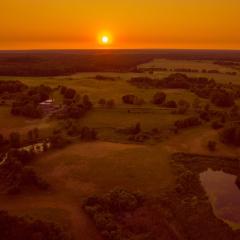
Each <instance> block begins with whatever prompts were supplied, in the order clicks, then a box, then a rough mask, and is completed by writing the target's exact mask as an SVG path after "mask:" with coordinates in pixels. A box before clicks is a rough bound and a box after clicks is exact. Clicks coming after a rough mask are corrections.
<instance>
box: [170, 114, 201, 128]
mask: <svg viewBox="0 0 240 240" xmlns="http://www.w3.org/2000/svg"><path fill="white" fill-rule="evenodd" d="M201 124H202V122H201V121H200V120H199V118H197V117H189V118H186V119H183V120H177V121H176V122H175V123H174V125H175V127H177V128H178V129H183V128H190V127H195V126H199V125H201Z"/></svg>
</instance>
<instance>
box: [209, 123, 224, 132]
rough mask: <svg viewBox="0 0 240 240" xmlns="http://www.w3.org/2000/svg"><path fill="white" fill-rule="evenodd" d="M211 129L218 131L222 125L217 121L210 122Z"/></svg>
mask: <svg viewBox="0 0 240 240" xmlns="http://www.w3.org/2000/svg"><path fill="white" fill-rule="evenodd" d="M211 126H212V128H213V129H215V130H218V129H221V128H223V124H222V123H221V122H219V121H214V122H212V125H211Z"/></svg>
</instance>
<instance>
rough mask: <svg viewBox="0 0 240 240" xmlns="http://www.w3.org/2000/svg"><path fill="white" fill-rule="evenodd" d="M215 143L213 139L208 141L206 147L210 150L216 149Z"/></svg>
mask: <svg viewBox="0 0 240 240" xmlns="http://www.w3.org/2000/svg"><path fill="white" fill-rule="evenodd" d="M216 146H217V143H216V142H215V141H208V149H209V151H211V152H214V151H216Z"/></svg>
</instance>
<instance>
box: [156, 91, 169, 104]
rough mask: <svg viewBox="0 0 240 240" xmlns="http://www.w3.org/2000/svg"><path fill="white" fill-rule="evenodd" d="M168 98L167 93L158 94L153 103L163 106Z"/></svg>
mask: <svg viewBox="0 0 240 240" xmlns="http://www.w3.org/2000/svg"><path fill="white" fill-rule="evenodd" d="M166 97H167V95H166V93H164V92H157V93H156V94H154V96H153V103H154V104H157V105H161V104H163V103H164V102H165V100H166Z"/></svg>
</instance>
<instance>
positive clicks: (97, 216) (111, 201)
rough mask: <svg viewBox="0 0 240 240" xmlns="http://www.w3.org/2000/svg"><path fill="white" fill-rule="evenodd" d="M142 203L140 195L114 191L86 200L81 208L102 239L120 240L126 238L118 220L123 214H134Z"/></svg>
mask: <svg viewBox="0 0 240 240" xmlns="http://www.w3.org/2000/svg"><path fill="white" fill-rule="evenodd" d="M143 203H144V197H143V195H142V194H140V193H131V192H129V191H126V190H123V189H115V190H113V191H111V192H110V193H108V194H106V195H104V196H102V197H98V196H93V197H89V198H87V199H86V200H85V202H84V204H83V208H84V210H85V211H86V212H87V213H88V214H89V215H90V217H91V218H92V220H93V221H94V223H95V225H96V227H97V229H98V230H99V231H100V232H101V234H102V236H103V237H104V239H108V240H121V239H125V237H126V236H125V232H124V225H122V224H121V221H118V219H120V217H121V216H123V215H124V214H125V213H128V212H129V213H131V212H134V211H135V210H136V209H137V208H139V207H141V206H142V205H143Z"/></svg>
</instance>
